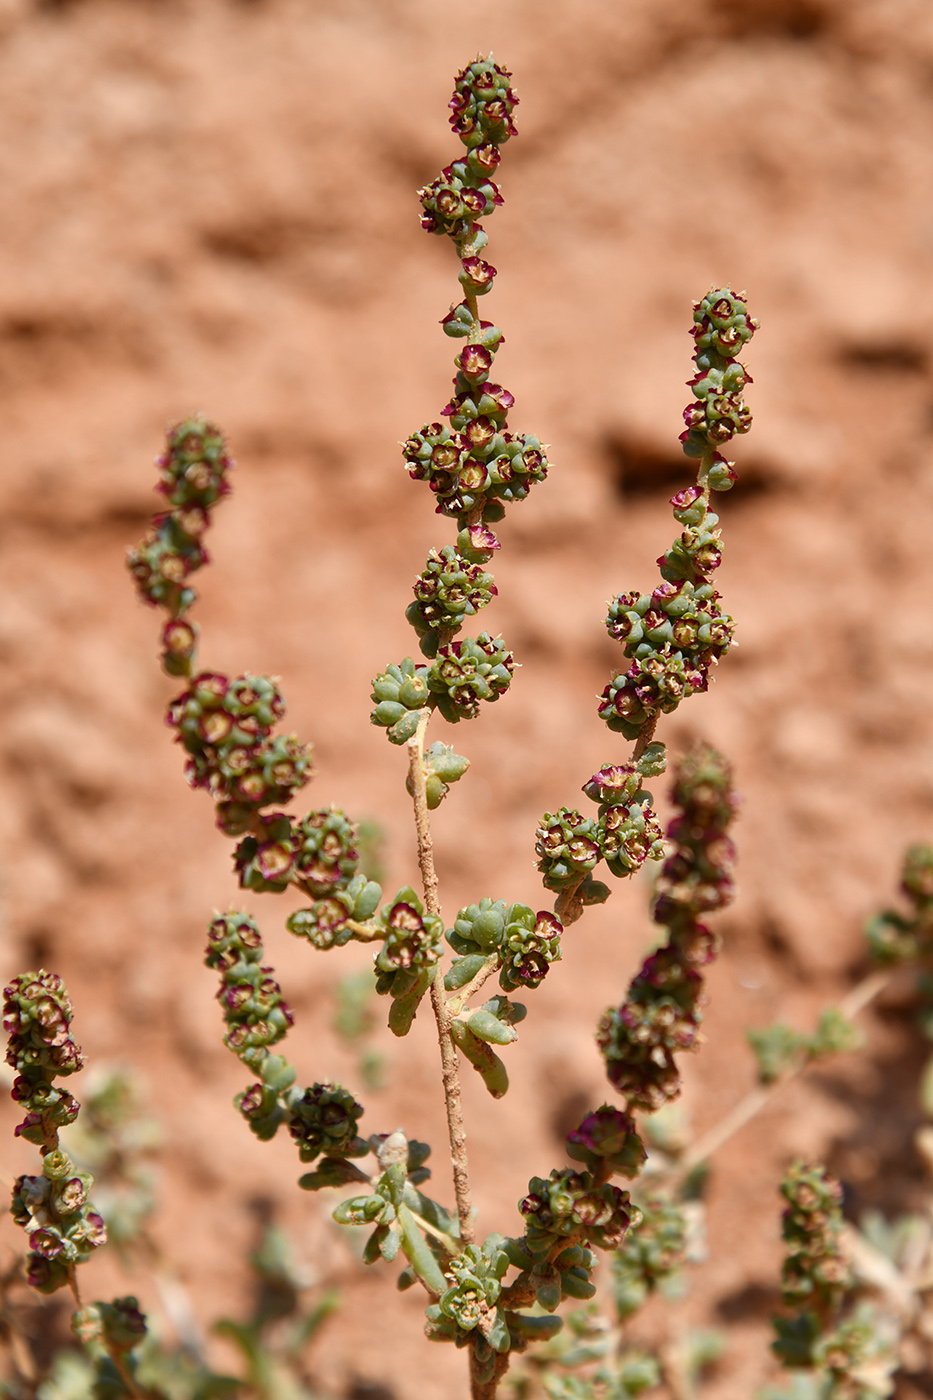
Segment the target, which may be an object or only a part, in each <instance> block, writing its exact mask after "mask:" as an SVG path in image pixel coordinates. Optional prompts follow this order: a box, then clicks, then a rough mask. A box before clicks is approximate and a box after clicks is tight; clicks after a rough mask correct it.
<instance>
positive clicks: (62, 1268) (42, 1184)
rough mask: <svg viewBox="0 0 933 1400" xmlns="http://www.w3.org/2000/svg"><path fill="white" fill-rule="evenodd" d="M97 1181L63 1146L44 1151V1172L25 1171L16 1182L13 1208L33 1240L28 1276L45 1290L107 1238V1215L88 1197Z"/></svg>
mask: <svg viewBox="0 0 933 1400" xmlns="http://www.w3.org/2000/svg"><path fill="white" fill-rule="evenodd" d="M93 1184H94V1178H93V1177H92V1176H90V1174H89V1173H88V1172H79V1171H78V1170H77V1168H76V1167H75V1165H74V1163H73V1162H72V1160H71V1158H70V1157H69V1156H68V1154H67V1153H66V1152H61V1151H58V1150H53V1151H50V1152H47V1153H46V1154H45V1157H44V1158H43V1161H42V1175H41V1176H20V1177H17V1179H16V1181H15V1182H14V1184H13V1202H12V1205H11V1207H10V1210H11V1214H12V1216H13V1219H14V1220H15V1222H16V1224H17V1225H21V1226H22V1227H23V1229H24V1230H25V1231H26V1235H27V1238H28V1240H29V1253H28V1255H27V1257H26V1276H27V1278H28V1280H29V1282H30V1283H31V1284H32V1286H33V1288H37V1289H38V1290H39V1292H40V1293H54V1292H55V1290H56V1289H58V1288H62V1287H63V1286H64V1285H65V1284H67V1283H68V1282H69V1279H70V1278H71V1275H72V1273H73V1270H74V1268H75V1265H76V1264H82V1263H84V1262H85V1260H87V1259H89V1258H90V1257H91V1255H92V1254H93V1252H94V1250H95V1249H98V1248H99V1247H100V1245H102V1244H106V1242H107V1229H106V1226H105V1225H104V1222H103V1218H102V1217H101V1216H100V1215H99V1214H98V1213H97V1211H96V1210H95V1209H94V1207H93V1206H92V1205H91V1203H90V1200H89V1193H90V1190H91V1187H92V1186H93Z"/></svg>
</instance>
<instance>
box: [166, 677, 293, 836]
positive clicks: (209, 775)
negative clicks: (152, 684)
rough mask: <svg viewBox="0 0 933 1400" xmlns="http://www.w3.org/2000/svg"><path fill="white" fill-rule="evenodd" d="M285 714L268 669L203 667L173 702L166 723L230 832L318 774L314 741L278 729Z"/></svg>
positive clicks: (189, 773)
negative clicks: (235, 671) (230, 674)
mask: <svg viewBox="0 0 933 1400" xmlns="http://www.w3.org/2000/svg"><path fill="white" fill-rule="evenodd" d="M284 714H285V703H284V701H283V699H282V694H281V691H280V690H279V688H278V686H277V685H276V684H275V682H274V681H273V680H270V679H269V677H268V676H236V677H234V679H233V680H228V678H227V677H226V676H222V675H218V674H216V673H214V672H210V671H202V672H201V673H200V674H199V675H197V676H195V677H194V678H193V679H192V681H191V684H190V686H189V688H188V689H187V690H185V691H183V692H182V694H181V695H179V696H178V698H177V699H175V700H173V701H172V703H171V704H170V705H169V708H168V713H167V715H166V723H167V724H168V725H169V726H170V727H171V728H172V729H175V730H177V734H176V739H177V742H178V743H180V744H181V745H182V746H183V747H184V749H185V750H186V752H187V754H188V762H187V765H186V768H185V776H186V777H187V779H188V782H189V783H190V784H191V786H192V787H203V788H207V790H208V792H209V793H210V794H211V797H212V798H214V800H215V801H216V802H217V824H218V826H219V827H220V828H221V830H222V831H225V832H226V833H227V834H228V835H231V836H235V835H239V834H240V833H241V832H243V831H246V830H247V829H248V828H249V827H250V826H251V825H252V824H253V823H254V820H255V817H256V815H257V814H258V813H259V811H260V810H261V809H262V808H263V807H268V806H271V805H272V804H273V803H277V802H288V801H289V799H290V798H291V796H292V794H293V793H294V792H296V791H297V790H298V789H299V788H302V787H304V785H305V784H306V783H307V782H308V781H309V780H310V779H311V777H312V775H313V771H314V770H313V768H312V764H311V747H310V745H308V744H302V743H299V741H298V739H297V737H296V736H295V735H294V734H290V735H287V736H285V735H275V736H273V734H272V729H273V726H274V725H275V723H276V721H278V720H280V719H281V718H282V717H283V715H284Z"/></svg>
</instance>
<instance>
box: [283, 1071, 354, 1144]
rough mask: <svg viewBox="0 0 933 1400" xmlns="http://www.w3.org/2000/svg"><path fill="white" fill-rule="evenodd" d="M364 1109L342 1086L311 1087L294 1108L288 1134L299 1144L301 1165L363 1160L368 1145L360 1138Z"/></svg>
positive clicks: (292, 1107) (324, 1085)
mask: <svg viewBox="0 0 933 1400" xmlns="http://www.w3.org/2000/svg"><path fill="white" fill-rule="evenodd" d="M362 1116H363V1109H362V1107H361V1105H360V1104H358V1103H357V1102H356V1099H354V1097H353V1095H352V1094H351V1093H350V1092H349V1091H348V1090H347V1089H343V1088H341V1086H340V1085H339V1084H312V1086H311V1088H310V1089H306V1090H305V1092H304V1094H303V1095H302V1096H301V1098H300V1099H298V1101H297V1102H296V1103H294V1104H292V1106H291V1117H290V1120H289V1124H288V1131H289V1132H290V1133H291V1135H292V1137H293V1138H294V1140H295V1142H296V1143H297V1144H298V1155H299V1157H300V1158H301V1160H302V1162H313V1161H314V1159H315V1158H316V1157H320V1156H321V1154H322V1153H323V1154H324V1155H325V1156H327V1157H328V1158H335V1157H363V1156H365V1155H366V1153H367V1152H368V1151H369V1143H367V1142H364V1141H363V1139H362V1138H361V1137H359V1136H358V1135H357V1131H356V1125H357V1123H358V1122H359V1120H360V1118H361V1117H362Z"/></svg>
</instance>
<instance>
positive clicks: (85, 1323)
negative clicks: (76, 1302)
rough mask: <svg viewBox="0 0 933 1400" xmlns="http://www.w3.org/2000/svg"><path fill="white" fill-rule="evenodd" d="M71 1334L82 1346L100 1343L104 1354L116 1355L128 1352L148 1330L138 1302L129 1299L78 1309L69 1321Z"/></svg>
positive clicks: (94, 1304)
mask: <svg viewBox="0 0 933 1400" xmlns="http://www.w3.org/2000/svg"><path fill="white" fill-rule="evenodd" d="M71 1330H72V1332H73V1333H74V1334H75V1336H76V1337H77V1338H78V1340H79V1341H81V1342H84V1343H85V1345H86V1344H87V1343H89V1342H95V1341H102V1342H103V1343H104V1344H105V1346H106V1348H107V1350H108V1351H110V1352H111V1353H113V1352H114V1351H115V1352H116V1353H117V1354H118V1355H120V1354H125V1353H127V1352H130V1351H132V1349H133V1348H134V1347H135V1346H137V1345H138V1344H139V1342H140V1341H142V1339H143V1337H145V1335H146V1333H147V1331H148V1330H149V1329H148V1326H147V1323H146V1315H145V1313H143V1312H142V1311H141V1310H140V1307H139V1302H138V1300H137V1299H136V1298H134V1297H132V1296H130V1297H127V1298H114V1299H113V1301H112V1302H111V1303H90V1304H89V1305H88V1306H87V1307H85V1308H79V1309H78V1311H77V1312H76V1313H75V1315H74V1317H73V1318H72V1320H71Z"/></svg>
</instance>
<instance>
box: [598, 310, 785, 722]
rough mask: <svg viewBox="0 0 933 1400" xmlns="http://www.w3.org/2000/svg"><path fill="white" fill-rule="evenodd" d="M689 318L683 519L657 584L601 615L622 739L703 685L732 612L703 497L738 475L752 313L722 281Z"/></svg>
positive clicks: (724, 642) (679, 511)
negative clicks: (691, 464)
mask: <svg viewBox="0 0 933 1400" xmlns="http://www.w3.org/2000/svg"><path fill="white" fill-rule="evenodd" d="M693 322H694V324H693V337H694V340H695V341H696V349H695V352H694V365H695V373H694V375H693V378H692V379H691V380H690V381H689V384H690V388H691V389H692V391H693V395H694V399H695V402H694V403H692V404H690V405H689V406H688V407H687V408H686V409H685V410H684V421H685V422H686V424H687V427H686V429H685V431H684V432H683V433H682V434H681V438H680V441H681V443H682V445H683V449H684V452H685V453H686V454H687V456H688V457H691V458H694V459H698V468H697V480H696V484H695V485H693V486H689V487H687V488H686V489H684V490H683V491H678V492H677V493H676V495H674V496H672V498H671V506H672V507H673V510H674V518H675V519H676V520H677V522H678V524H680V525H682V526H683V527H684V528H683V530H682V532H681V534H680V535H679V537H678V538H677V539H676V540H675V541H674V543H673V544H672V545H671V547H670V549H668V550H667V551H666V552H665V553H664V554H663V555H662V556H661V557H660V558H659V560H658V565H659V568H660V570H661V582H660V583H659V584H658V586H657V587H656V588H655V589H654V590H653V592H651V593H637V592H629V593H621V594H619V596H618V597H617V598H615V599H614V600H613V602H612V603H610V605H609V612H608V615H607V618H606V626H607V628H608V630H609V635H610V636H611V637H613V638H614V639H615V640H616V641H619V642H621V643H622V645H623V649H624V652H625V656H626V658H627V659H628V660H629V662H630V663H631V664H630V665H629V667H628V669H627V670H625V671H620V672H618V673H617V674H616V676H615V677H614V678H613V680H612V681H610V683H609V684H608V685H607V686H606V688H605V690H604V691H603V694H602V697H601V702H600V705H599V714H600V716H601V718H602V719H603V720H605V722H606V724H607V725H608V726H609V728H610V729H612V730H616V731H617V732H619V733H621V734H624V735H625V737H626V738H627V739H638V738H639V736H640V735H642V734H644V733H646V732H648V731H649V729H650V727H651V726H653V724H654V723H655V721H656V720H657V717H658V715H659V714H670V713H671V712H672V711H673V710H676V709H677V707H678V705H679V704H680V703H681V701H682V700H685V699H687V698H688V696H690V695H694V694H696V693H697V692H702V691H705V690H706V689H707V688H708V686H709V679H710V670H711V668H712V667H713V666H714V665H715V664H716V662H717V661H719V659H720V657H722V656H724V655H725V653H726V652H727V651H728V650H729V647H730V645H731V643H732V635H733V630H734V629H733V623H732V619H731V618H730V617H729V616H728V615H727V614H726V613H724V612H723V611H722V610H721V608H720V607H719V597H720V595H719V593H718V592H717V590H716V588H715V587H714V586H713V583H712V575H713V573H714V572H715V570H716V569H717V568H718V567H719V565H720V563H721V561H722V549H721V531H720V529H719V517H718V516H717V515H716V514H715V513H714V512H713V511H711V510H710V504H709V502H710V492H711V491H728V490H730V488H731V487H732V486H733V485H734V484H735V481H736V479H737V478H736V473H735V469H734V464H733V463H731V462H727V461H726V460H725V458H724V457H723V456H722V454H721V452H720V450H719V449H720V448H721V447H723V446H725V444H726V443H727V442H729V441H730V439H731V438H732V437H733V436H734V435H735V434H736V433H747V432H748V430H749V428H750V427H751V414H750V413H749V411H748V409H747V408H746V406H745V403H744V400H743V399H742V391H743V390H744V388H745V385H746V384H750V383H751V376H750V375H749V373H748V371H747V370H746V369H745V367H744V365H742V364H740V363H739V362H738V360H737V359H736V356H737V355H738V354H739V353H740V352H741V350H742V348H743V346H744V345H746V344H747V343H748V341H749V340H750V339H751V337H752V335H753V333H754V331H755V329H756V328H757V325H758V323H757V321H753V320H752V318H751V316H750V315H749V314H748V308H747V306H746V304H745V299H744V293H742V294H740V295H736V294H735V293H733V292H731V291H730V290H729V289H728V288H727V287H724V288H720V289H718V290H715V289H714V290H712V291H710V292H709V293H708V294H707V296H705V297H704V298H703V299H702V301H699V302H697V303H695V305H694V311H693Z"/></svg>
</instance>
